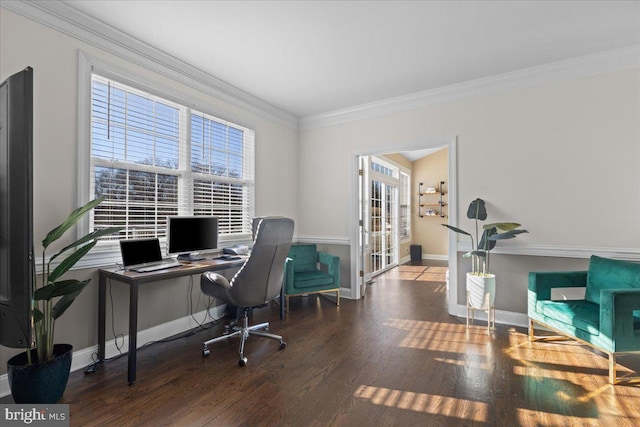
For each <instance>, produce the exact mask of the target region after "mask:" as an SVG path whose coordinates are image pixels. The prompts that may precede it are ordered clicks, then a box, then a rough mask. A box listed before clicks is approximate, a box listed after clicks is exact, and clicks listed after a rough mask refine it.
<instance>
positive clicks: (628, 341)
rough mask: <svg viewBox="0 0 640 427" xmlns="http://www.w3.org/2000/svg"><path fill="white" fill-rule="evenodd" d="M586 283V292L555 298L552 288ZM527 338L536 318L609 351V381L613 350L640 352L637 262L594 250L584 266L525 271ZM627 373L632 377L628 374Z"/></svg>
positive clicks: (611, 379)
mask: <svg viewBox="0 0 640 427" xmlns="http://www.w3.org/2000/svg"><path fill="white" fill-rule="evenodd" d="M574 287H581V288H585V298H584V299H579V300H566V299H565V300H553V299H551V290H552V289H553V288H574ZM528 292H529V297H528V298H529V299H528V315H529V339H530V340H537V339H544V338H545V337H536V336H535V334H534V324H535V323H537V324H539V325H542V326H544V327H546V328H547V329H551V330H553V331H556V332H559V333H560V334H562V335H564V336H568V337H570V338H574V339H577V340H578V341H581V342H583V343H586V344H588V345H590V346H592V347H594V348H596V349H598V350H600V351H603V352H604V353H607V354H608V355H609V382H610V383H611V384H615V383H617V382H618V381H619V378H618V377H617V376H616V356H617V355H620V354H623V353H640V263H634V262H629V261H619V260H613V259H607V258H601V257H598V256H592V257H591V259H590V261H589V269H588V271H560V272H532V273H529V291H528ZM626 379H631V378H626Z"/></svg>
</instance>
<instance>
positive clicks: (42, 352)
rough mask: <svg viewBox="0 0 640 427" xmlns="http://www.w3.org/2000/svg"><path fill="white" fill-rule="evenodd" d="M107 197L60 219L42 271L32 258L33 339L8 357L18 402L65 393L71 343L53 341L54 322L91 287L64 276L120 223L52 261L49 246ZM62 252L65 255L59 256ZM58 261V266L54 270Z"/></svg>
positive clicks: (40, 400)
mask: <svg viewBox="0 0 640 427" xmlns="http://www.w3.org/2000/svg"><path fill="white" fill-rule="evenodd" d="M103 200H104V196H102V197H100V198H98V199H94V200H92V201H90V202H89V203H87V204H86V205H84V206H82V207H80V208H78V209H76V210H74V211H73V212H72V213H71V214H70V215H69V217H67V219H66V220H65V221H64V222H63V223H62V224H60V225H59V226H57V227H56V228H54V229H53V230H51V231H50V232H49V233H48V234H47V235H46V237H45V238H44V240H43V241H42V273H41V275H38V274H37V273H36V269H35V259H34V260H33V261H32V266H31V269H32V274H33V281H32V283H33V289H32V298H31V305H32V310H31V325H32V332H33V342H32V343H29V344H28V347H27V349H26V351H25V352H23V353H20V354H18V355H16V356H14V357H12V358H11V359H9V361H8V362H7V376H8V379H9V386H10V387H11V394H12V395H13V399H14V401H15V402H16V403H55V402H57V401H58V400H60V398H61V397H62V394H63V393H64V389H65V388H66V385H67V380H68V378H69V372H70V369H71V355H72V350H73V348H72V346H71V345H69V344H54V343H53V338H54V331H55V321H56V319H57V318H59V317H60V316H61V315H62V314H63V313H64V312H65V311H66V310H67V308H69V306H70V305H71V304H72V303H73V301H74V300H75V299H76V298H77V297H78V295H80V293H81V292H82V290H83V289H84V288H86V287H87V285H88V284H89V283H90V281H91V279H87V280H82V281H80V280H76V279H66V280H65V279H62V276H63V275H64V274H65V273H66V272H67V271H69V270H70V269H71V268H72V267H73V266H74V265H75V264H76V263H77V262H78V261H79V260H80V259H81V258H82V257H83V256H85V255H86V254H87V253H88V252H89V251H90V250H91V249H92V248H93V247H94V246H95V245H96V243H97V241H98V239H99V238H100V237H102V236H105V235H108V234H112V233H115V232H118V231H120V230H121V228H120V227H110V228H106V229H102V230H96V231H93V232H91V233H88V234H87V235H85V236H83V237H81V238H80V239H78V240H76V241H75V242H73V243H71V244H69V245H67V246H65V247H64V248H62V249H61V250H60V251H59V252H58V253H56V254H55V255H53V256H51V257H50V258H49V260H48V261H47V259H46V250H47V248H48V247H49V246H50V245H51V244H52V243H53V242H55V241H57V240H58V239H59V238H60V237H62V236H63V235H64V234H65V232H66V231H67V230H69V229H70V228H71V227H72V226H74V225H75V224H76V223H77V222H78V220H79V219H80V218H81V217H82V216H83V215H84V214H85V213H87V212H88V211H90V210H91V209H93V208H94V207H96V206H97V205H98V204H100V203H101V202H102V201H103ZM63 255H66V257H65V258H64V259H61V257H62V256H63ZM56 260H59V262H58V263H57V265H55V264H54V261H56ZM54 265H55V268H53V269H52V267H53V266H54ZM38 276H40V277H38ZM26 341H27V342H28V341H29V340H26Z"/></svg>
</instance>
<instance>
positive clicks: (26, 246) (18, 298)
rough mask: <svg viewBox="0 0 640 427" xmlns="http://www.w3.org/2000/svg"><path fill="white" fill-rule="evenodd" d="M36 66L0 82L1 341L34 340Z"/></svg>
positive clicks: (23, 344)
mask: <svg viewBox="0 0 640 427" xmlns="http://www.w3.org/2000/svg"><path fill="white" fill-rule="evenodd" d="M32 165H33V69H32V68H31V67H27V68H26V69H24V70H22V71H21V72H19V73H16V74H14V75H12V76H10V77H9V78H8V79H6V80H5V81H3V82H2V83H1V84H0V345H3V346H5V347H14V348H19V347H23V348H24V347H27V346H29V345H30V343H31V290H32V287H33V285H34V284H33V283H32V281H33V278H32V277H33V276H32V268H33V166H32Z"/></svg>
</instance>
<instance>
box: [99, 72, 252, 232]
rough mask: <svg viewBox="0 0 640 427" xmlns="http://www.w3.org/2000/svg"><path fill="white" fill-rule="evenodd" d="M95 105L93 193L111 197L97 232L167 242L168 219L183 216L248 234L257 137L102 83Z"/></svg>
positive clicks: (151, 97) (114, 84)
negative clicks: (207, 218) (112, 229)
mask: <svg viewBox="0 0 640 427" xmlns="http://www.w3.org/2000/svg"><path fill="white" fill-rule="evenodd" d="M91 100H92V105H91V190H92V194H93V196H94V197H98V196H101V195H106V196H107V199H106V201H105V202H103V203H102V204H101V205H99V206H98V207H97V208H96V209H95V211H94V215H93V222H92V224H91V226H92V228H93V229H99V228H106V227H109V226H122V227H124V231H123V232H122V233H121V234H120V235H118V236H111V237H110V238H111V239H114V238H128V237H161V238H162V237H165V235H166V217H167V216H170V215H178V214H180V215H215V216H219V218H220V231H221V234H231V235H232V234H242V233H250V230H251V228H250V227H251V218H252V217H253V215H254V208H253V198H254V194H253V187H254V184H253V131H251V130H249V129H246V128H243V127H240V126H237V125H233V124H231V123H227V122H224V121H222V120H219V119H215V118H213V117H211V116H206V115H205V114H203V113H199V112H192V111H191V110H190V109H189V108H187V107H186V106H184V105H181V104H178V103H175V102H171V101H169V100H166V99H163V98H160V97H157V96H155V95H152V94H149V93H146V92H144V91H140V90H138V89H135V88H133V87H129V86H127V85H124V84H121V83H118V82H115V81H113V80H108V79H106V78H103V77H101V76H98V75H93V76H92V95H91ZM188 135H191V138H189V137H188ZM189 151H190V155H188V154H187V153H189Z"/></svg>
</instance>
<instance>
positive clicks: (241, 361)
mask: <svg viewBox="0 0 640 427" xmlns="http://www.w3.org/2000/svg"><path fill="white" fill-rule="evenodd" d="M246 364H247V358H246V357H243V358H242V359H240V360H238V365H240V367H243V366H245V365H246Z"/></svg>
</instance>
